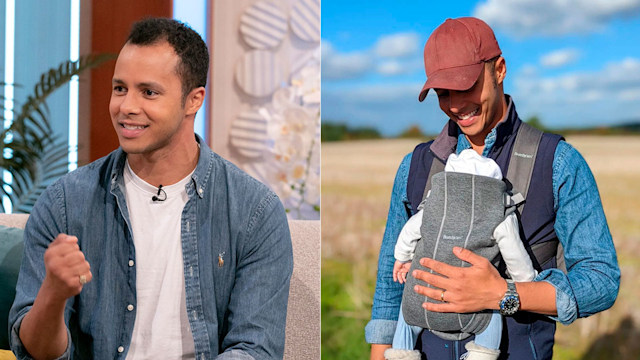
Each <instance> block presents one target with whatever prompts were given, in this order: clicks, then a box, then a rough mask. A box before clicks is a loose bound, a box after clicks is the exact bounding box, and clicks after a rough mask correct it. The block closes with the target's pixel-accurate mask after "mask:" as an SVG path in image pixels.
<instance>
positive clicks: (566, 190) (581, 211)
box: [535, 141, 620, 325]
mask: <svg viewBox="0 0 640 360" xmlns="http://www.w3.org/2000/svg"><path fill="white" fill-rule="evenodd" d="M553 193H554V206H555V210H556V222H555V231H556V234H557V235H558V239H559V240H560V243H561V244H562V246H563V248H564V258H565V263H566V266H567V273H566V274H565V273H564V272H563V271H561V270H559V269H549V270H545V271H543V272H542V273H540V275H538V277H537V278H536V280H535V281H547V282H549V283H550V284H551V285H553V286H554V287H555V289H556V307H557V310H558V316H557V317H551V318H552V319H554V320H556V321H559V322H561V323H562V324H565V325H566V324H570V323H572V322H573V321H574V320H576V319H577V318H580V317H586V316H589V315H593V314H595V313H597V312H600V311H603V310H606V309H608V308H610V307H611V306H612V305H613V303H614V302H615V300H616V297H617V295H618V289H619V287H620V269H619V267H618V260H617V256H616V251H615V248H614V246H613V240H612V238H611V233H610V232H609V226H608V225H607V219H606V218H605V215H604V210H603V208H602V203H601V201H600V195H599V193H598V188H597V186H596V182H595V179H594V177H593V174H592V173H591V170H590V169H589V166H588V165H587V163H586V161H585V160H584V158H583V157H582V156H581V155H580V153H579V152H578V151H577V150H576V149H575V148H573V147H572V146H571V145H569V144H568V143H566V142H564V141H561V142H560V143H559V144H558V147H557V148H556V152H555V156H554V161H553Z"/></svg>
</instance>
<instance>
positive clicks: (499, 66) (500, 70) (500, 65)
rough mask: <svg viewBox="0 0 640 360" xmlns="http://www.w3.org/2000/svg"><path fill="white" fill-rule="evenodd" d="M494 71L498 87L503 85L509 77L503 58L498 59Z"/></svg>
mask: <svg viewBox="0 0 640 360" xmlns="http://www.w3.org/2000/svg"><path fill="white" fill-rule="evenodd" d="M494 71H495V75H496V82H497V83H498V85H500V84H502V82H503V81H504V78H505V77H506V76H507V63H506V62H505V61H504V58H503V57H502V56H500V57H498V59H496V62H495V66H494Z"/></svg>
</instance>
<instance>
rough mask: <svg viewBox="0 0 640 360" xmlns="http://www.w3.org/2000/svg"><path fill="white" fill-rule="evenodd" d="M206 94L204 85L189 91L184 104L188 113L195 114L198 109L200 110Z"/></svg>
mask: <svg viewBox="0 0 640 360" xmlns="http://www.w3.org/2000/svg"><path fill="white" fill-rule="evenodd" d="M205 94H206V91H205V89H204V87H202V86H200V87H197V88H195V89H193V90H191V92H189V95H187V98H186V99H185V104H184V107H185V110H186V113H187V115H193V114H195V113H196V112H197V111H198V110H200V107H202V103H203V102H204V96H205Z"/></svg>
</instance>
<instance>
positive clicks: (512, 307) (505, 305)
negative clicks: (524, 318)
mask: <svg viewBox="0 0 640 360" xmlns="http://www.w3.org/2000/svg"><path fill="white" fill-rule="evenodd" d="M519 307H520V300H519V299H518V297H517V296H514V295H507V296H505V297H504V299H502V301H501V302H500V312H501V313H502V314H503V315H513V314H515V313H516V311H518V308H519Z"/></svg>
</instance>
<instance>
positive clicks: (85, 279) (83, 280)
mask: <svg viewBox="0 0 640 360" xmlns="http://www.w3.org/2000/svg"><path fill="white" fill-rule="evenodd" d="M78 280H80V285H84V284H86V283H87V277H86V276H85V275H80V276H78Z"/></svg>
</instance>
